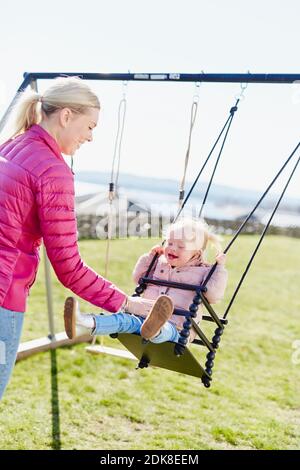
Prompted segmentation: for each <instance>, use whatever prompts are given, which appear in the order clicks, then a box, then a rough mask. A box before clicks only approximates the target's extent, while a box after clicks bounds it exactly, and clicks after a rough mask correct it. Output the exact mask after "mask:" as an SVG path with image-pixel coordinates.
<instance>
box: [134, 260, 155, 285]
mask: <svg viewBox="0 0 300 470" xmlns="http://www.w3.org/2000/svg"><path fill="white" fill-rule="evenodd" d="M152 259H153V255H152V254H151V253H146V254H144V255H142V256H140V258H139V259H138V260H137V263H136V265H135V267H134V270H133V272H132V277H133V280H134V282H135V283H136V284H138V282H139V280H140V278H141V277H143V276H144V275H145V274H146V272H147V269H148V268H149V265H150V263H151V261H152Z"/></svg>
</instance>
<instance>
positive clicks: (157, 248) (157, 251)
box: [150, 245, 165, 256]
mask: <svg viewBox="0 0 300 470" xmlns="http://www.w3.org/2000/svg"><path fill="white" fill-rule="evenodd" d="M164 252H165V249H164V247H163V246H161V245H155V246H154V247H153V248H151V251H150V253H151V255H156V254H158V256H160V255H163V254H164Z"/></svg>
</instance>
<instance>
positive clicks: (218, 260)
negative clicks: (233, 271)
mask: <svg viewBox="0 0 300 470" xmlns="http://www.w3.org/2000/svg"><path fill="white" fill-rule="evenodd" d="M216 263H218V264H219V265H220V266H224V265H225V263H226V255H225V253H219V254H218V255H217V256H216Z"/></svg>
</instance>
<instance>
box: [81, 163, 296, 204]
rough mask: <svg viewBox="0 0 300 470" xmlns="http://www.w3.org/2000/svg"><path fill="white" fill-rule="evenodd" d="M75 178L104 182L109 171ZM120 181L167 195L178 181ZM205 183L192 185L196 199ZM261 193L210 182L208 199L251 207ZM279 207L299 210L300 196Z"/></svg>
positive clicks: (271, 201) (270, 200)
mask: <svg viewBox="0 0 300 470" xmlns="http://www.w3.org/2000/svg"><path fill="white" fill-rule="evenodd" d="M75 178H76V180H77V181H82V182H87V183H94V184H99V185H103V184H104V185H107V184H108V182H109V181H110V173H109V172H90V171H81V172H78V173H77V174H76V177H75ZM119 182H120V187H121V188H124V189H131V190H132V189H134V190H137V191H138V190H141V191H149V192H155V193H165V194H168V195H175V194H177V193H178V181H175V180H172V179H160V178H153V177H146V176H144V177H142V176H137V175H131V174H126V173H125V174H123V173H122V175H121V176H120V179H119ZM206 184H207V183H206V182H204V181H200V182H198V184H197V186H196V187H195V188H194V191H193V196H196V197H198V198H201V197H203V196H204V193H205V190H206ZM191 185H192V183H191V182H187V184H186V192H187V191H188V190H189V189H190V187H191ZM260 196H261V193H260V192H258V191H252V190H246V189H242V188H234V187H229V186H223V185H220V184H213V186H212V187H211V191H210V194H209V198H210V200H211V201H212V202H215V203H218V202H222V204H227V205H239V206H252V205H254V204H255V203H256V202H257V201H258V199H259V198H260ZM275 200H276V195H271V196H267V198H266V201H263V203H262V205H261V207H262V208H265V209H269V208H270V207H273V206H274V202H275ZM280 209H281V210H284V211H288V212H296V213H300V198H284V200H283V201H282V203H281V205H280Z"/></svg>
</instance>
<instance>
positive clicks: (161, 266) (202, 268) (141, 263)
mask: <svg viewBox="0 0 300 470" xmlns="http://www.w3.org/2000/svg"><path fill="white" fill-rule="evenodd" d="M152 258H153V255H152V254H145V255H142V256H141V257H140V258H139V259H138V261H137V263H136V266H135V268H134V270H133V279H134V281H135V282H136V283H138V282H139V279H140V278H141V277H143V276H144V275H145V273H146V271H147V269H148V267H149V265H150V262H151V260H152ZM199 264H200V265H199ZM210 269H211V265H209V264H205V263H201V262H199V260H198V259H193V260H191V261H190V262H189V263H187V264H186V265H185V266H182V267H181V268H172V266H170V264H169V263H168V261H167V259H166V257H165V256H164V255H161V256H160V257H159V258H158V261H157V264H156V266H155V268H154V270H153V271H152V273H151V274H150V277H152V278H153V279H156V280H159V279H160V280H164V281H174V282H181V283H183V284H192V285H200V284H201V283H203V282H204V280H205V278H206V276H207V275H208V273H209V271H210ZM227 279H228V273H227V270H226V269H225V268H224V266H221V265H217V267H216V269H215V271H214V273H213V274H212V276H211V278H210V280H209V281H208V283H207V285H206V287H207V292H206V293H205V297H206V298H207V300H208V302H209V303H211V304H214V303H217V302H218V301H220V300H221V299H222V298H223V296H224V292H225V288H226V285H227ZM161 294H166V295H168V296H169V297H171V299H172V301H173V304H174V307H176V308H181V309H185V310H188V309H189V306H190V305H191V303H192V302H193V297H194V295H195V292H194V291H189V290H181V289H174V288H172V287H171V288H170V287H163V286H156V285H153V284H152V285H151V284H148V287H147V289H146V290H145V292H144V294H143V297H144V298H145V299H152V300H154V299H156V298H157V297H158V296H159V295H161ZM202 313H203V307H201V305H200V308H199V309H198V312H197V318H196V323H198V322H199V321H200V320H201V318H202ZM184 320H185V317H182V316H179V315H173V316H172V318H171V321H172V322H173V323H174V324H175V325H176V326H177V327H178V329H180V330H181V329H182V325H183V322H184ZM194 337H195V334H194V333H193V331H192V332H191V336H190V340H191V341H192V340H193V339H194Z"/></svg>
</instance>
